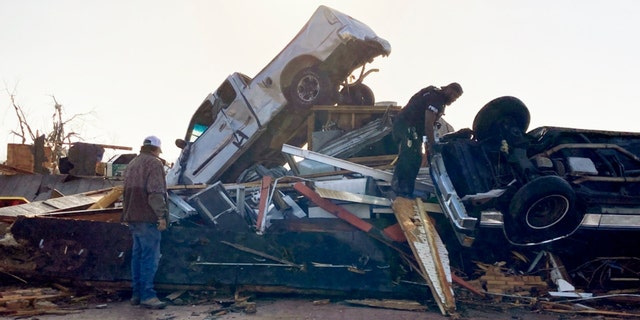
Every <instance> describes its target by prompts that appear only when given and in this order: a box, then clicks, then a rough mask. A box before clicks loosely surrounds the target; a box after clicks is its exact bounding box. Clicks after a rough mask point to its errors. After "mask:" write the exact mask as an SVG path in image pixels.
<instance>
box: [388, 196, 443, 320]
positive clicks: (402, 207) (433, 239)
mask: <svg viewBox="0 0 640 320" xmlns="http://www.w3.org/2000/svg"><path fill="white" fill-rule="evenodd" d="M421 204H422V201H421V200H420V199H416V200H411V199H406V198H402V197H397V198H396V199H395V200H394V202H393V206H392V208H393V211H394V213H395V215H396V218H397V219H398V223H399V224H400V226H401V227H402V230H403V231H404V233H405V236H406V238H407V242H408V243H409V245H410V247H411V251H413V254H414V256H415V258H416V260H417V262H418V265H419V266H420V270H421V271H422V276H423V277H424V278H425V280H426V281H427V283H428V284H429V287H430V288H431V292H432V293H433V296H434V299H435V300H436V302H437V303H438V307H439V308H440V311H441V313H442V314H443V315H449V314H452V313H453V312H454V311H455V309H456V306H455V299H454V297H453V288H452V287H451V282H452V278H451V269H450V268H449V256H448V252H447V249H446V248H445V246H444V243H443V242H442V239H440V236H439V235H438V233H437V232H436V230H435V227H434V226H433V224H432V222H431V219H430V218H429V217H428V216H427V215H426V212H425V210H424V207H423V206H422V205H421Z"/></svg>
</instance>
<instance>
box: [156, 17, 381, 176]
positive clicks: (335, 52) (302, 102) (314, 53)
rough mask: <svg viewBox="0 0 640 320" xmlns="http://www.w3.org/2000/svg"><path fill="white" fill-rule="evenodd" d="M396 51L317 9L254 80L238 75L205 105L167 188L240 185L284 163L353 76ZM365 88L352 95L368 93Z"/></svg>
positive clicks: (180, 142) (359, 26)
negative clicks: (287, 146) (286, 151)
mask: <svg viewBox="0 0 640 320" xmlns="http://www.w3.org/2000/svg"><path fill="white" fill-rule="evenodd" d="M390 52H391V46H390V45H389V43H388V42H387V41H386V40H384V39H382V38H380V37H378V36H377V35H376V34H375V33H374V32H373V30H371V29H370V28H369V27H368V26H366V25H365V24H363V23H362V22H360V21H358V20H355V19H353V18H352V17H350V16H348V15H346V14H343V13H341V12H339V11H336V10H334V9H331V8H329V7H326V6H320V7H318V9H317V10H316V11H315V13H314V14H313V15H312V16H311V18H310V19H309V21H308V22H307V23H306V24H305V25H304V27H303V28H302V29H301V30H300V31H299V32H298V34H297V35H296V36H295V37H294V39H293V40H292V41H291V42H290V43H289V44H288V45H287V46H286V47H285V48H284V49H283V50H282V51H281V52H280V53H279V54H278V55H277V56H276V57H275V58H274V59H273V60H272V61H271V62H270V63H269V64H268V65H267V66H266V67H265V68H264V69H262V71H260V72H259V73H258V74H257V75H256V76H255V77H254V78H251V77H248V76H246V75H244V74H242V73H239V72H236V73H233V74H231V75H230V76H228V77H227V79H226V80H225V81H224V82H223V83H222V84H221V85H220V86H219V87H218V88H217V89H216V90H215V91H214V92H212V93H210V94H209V95H208V96H207V97H206V98H205V100H204V101H203V102H202V104H201V105H200V107H198V109H197V110H196V112H195V113H194V115H193V117H192V118H191V121H190V123H189V126H188V128H187V131H186V134H185V136H184V138H181V139H177V140H176V146H178V147H179V148H181V149H182V151H181V153H180V156H179V158H178V160H177V161H176V162H175V164H174V166H173V167H172V168H171V169H170V170H169V172H168V174H167V184H168V185H176V184H199V183H204V184H209V183H213V182H215V181H223V182H235V179H236V178H237V177H238V176H239V175H240V174H241V173H242V172H243V171H244V170H245V169H247V168H248V167H250V166H251V165H253V164H262V165H265V166H267V167H269V166H272V165H277V164H283V163H284V158H283V156H282V155H281V152H280V149H281V147H282V144H283V143H292V144H294V145H296V144H297V145H301V144H303V143H304V141H302V140H301V139H300V135H297V133H298V132H301V131H302V129H303V128H305V126H306V118H307V116H308V115H309V114H310V109H311V107H312V106H314V105H333V104H336V103H338V102H340V100H341V91H342V96H344V92H345V90H340V87H341V86H342V88H343V89H344V88H347V78H348V77H349V76H350V75H351V74H352V73H353V71H354V70H356V69H359V68H363V70H364V66H365V64H367V63H370V62H372V61H373V59H374V58H375V57H377V56H380V55H383V56H387V55H389V54H390ZM359 85H360V89H359V90H353V91H354V92H356V91H357V92H358V93H359V94H361V93H362V92H367V90H362V86H363V84H361V83H359ZM352 100H353V99H352ZM368 100H370V99H368ZM296 137H298V139H297V141H296ZM292 139H293V140H294V141H293V142H292Z"/></svg>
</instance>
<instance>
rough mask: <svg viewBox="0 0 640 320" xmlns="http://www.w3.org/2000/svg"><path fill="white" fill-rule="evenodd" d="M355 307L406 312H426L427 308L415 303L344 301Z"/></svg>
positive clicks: (406, 301) (369, 300)
mask: <svg viewBox="0 0 640 320" xmlns="http://www.w3.org/2000/svg"><path fill="white" fill-rule="evenodd" d="M345 302H347V303H350V304H355V305H361V306H368V307H377V308H385V309H395V310H407V311H427V309H428V308H427V307H426V306H424V305H422V304H420V303H419V302H417V301H411V300H392V299H362V300H345Z"/></svg>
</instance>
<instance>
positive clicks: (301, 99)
mask: <svg viewBox="0 0 640 320" xmlns="http://www.w3.org/2000/svg"><path fill="white" fill-rule="evenodd" d="M336 91H337V90H336V87H335V86H334V85H333V84H332V83H331V80H330V79H329V77H328V76H327V75H326V74H325V73H323V72H321V71H318V70H317V69H315V68H306V69H303V70H301V71H300V72H298V73H297V74H296V76H295V77H293V81H292V82H291V86H290V87H289V90H288V95H287V98H288V99H289V101H290V102H292V103H294V104H295V105H297V106H302V107H311V106H314V105H323V104H333V103H334V102H335V101H334V100H335V98H334V97H335V95H336Z"/></svg>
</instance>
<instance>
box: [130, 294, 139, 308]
mask: <svg viewBox="0 0 640 320" xmlns="http://www.w3.org/2000/svg"><path fill="white" fill-rule="evenodd" d="M129 303H131V305H132V306H137V305H139V304H140V297H138V296H133V297H131V300H129Z"/></svg>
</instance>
